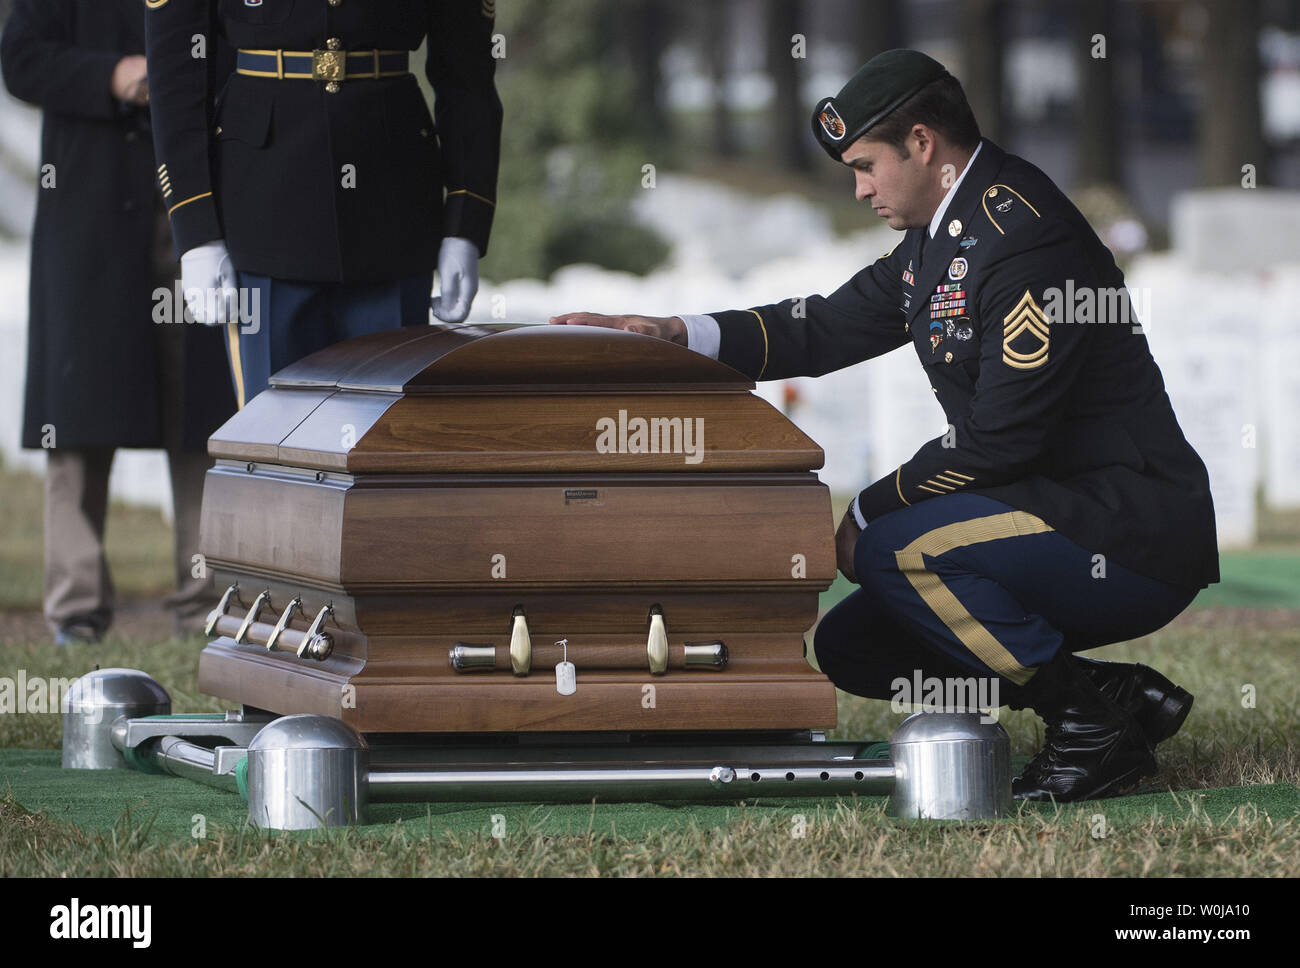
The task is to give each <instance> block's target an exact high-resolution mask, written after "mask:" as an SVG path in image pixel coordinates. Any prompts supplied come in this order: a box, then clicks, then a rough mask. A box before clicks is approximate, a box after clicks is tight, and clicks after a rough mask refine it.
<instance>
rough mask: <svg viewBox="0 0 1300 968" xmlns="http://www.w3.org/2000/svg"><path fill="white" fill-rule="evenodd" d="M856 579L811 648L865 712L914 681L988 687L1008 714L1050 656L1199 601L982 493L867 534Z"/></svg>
mask: <svg viewBox="0 0 1300 968" xmlns="http://www.w3.org/2000/svg"><path fill="white" fill-rule="evenodd" d="M1170 540H1175V541H1176V540H1177V535H1171V536H1170ZM854 568H855V571H856V574H857V579H858V583H859V586H860V587H859V588H858V589H856V590H855V591H854V592H852V593H851V594H850V595H849V596H848V597H847V598H845V599H844V600H843V601H841V602H840V603H839V604H838V605H836V606H835V607H834V608H832V609H831V610H830V611H829V612H828V613H827V614H826V616H825V617H824V618H823V619H822V621H821V624H820V625H819V626H818V627H817V632H816V636H815V638H814V649H815V651H816V654H817V661H818V664H819V665H820V666H821V669H822V671H823V672H825V673H826V674H827V675H828V676H829V677H830V679H831V681H832V682H834V683H835V685H836V686H838V687H839V688H840V689H843V690H845V691H846V692H851V693H854V694H855V695H859V696H866V697H868V698H873V699H890V698H893V697H894V696H895V695H896V692H897V690H896V689H895V688H894V687H893V685H892V683H893V682H894V680H895V679H897V678H900V677H901V678H903V679H906V680H908V681H909V682H910V681H914V676H915V675H916V674H917V673H918V672H919V674H920V676H921V677H923V678H928V677H936V678H938V679H945V678H950V677H951V678H963V679H965V678H969V677H972V676H975V677H988V676H990V675H996V676H998V677H999V679H998V685H999V695H1000V698H1001V701H1002V702H1004V703H1005V702H1008V701H1011V702H1014V701H1015V700H1016V699H1017V697H1018V695H1019V690H1018V687H1019V686H1023V685H1024V684H1025V683H1026V682H1028V681H1029V679H1030V678H1031V677H1032V676H1033V673H1034V669H1035V667H1037V666H1039V665H1041V664H1043V663H1045V662H1047V661H1048V660H1050V659H1051V658H1052V656H1053V655H1055V654H1056V652H1057V650H1059V649H1062V648H1064V649H1068V650H1069V651H1071V652H1079V651H1083V650H1085V649H1092V648H1095V647H1097V646H1100V645H1106V644H1108V643H1112V642H1122V641H1126V640H1129V639H1133V638H1137V637H1139V636H1142V635H1146V634H1148V633H1150V632H1154V631H1155V630H1156V629H1159V628H1160V627H1161V626H1163V625H1165V624H1166V623H1167V622H1169V621H1170V620H1171V619H1173V618H1174V617H1175V616H1176V615H1178V613H1180V612H1181V611H1182V610H1183V609H1184V608H1186V607H1187V605H1188V604H1189V603H1190V602H1191V600H1192V599H1193V598H1195V597H1196V592H1197V591H1198V589H1194V588H1184V587H1178V586H1174V585H1168V584H1165V583H1163V582H1159V581H1155V580H1153V579H1150V578H1146V577H1144V576H1142V575H1138V574H1135V573H1134V572H1132V571H1130V570H1128V569H1127V568H1125V567H1123V566H1122V565H1120V564H1119V563H1118V562H1115V561H1108V560H1106V559H1105V558H1104V557H1102V556H1101V555H1097V554H1095V553H1094V552H1092V551H1089V550H1088V549H1086V548H1082V547H1080V546H1079V545H1077V544H1075V543H1074V542H1073V541H1071V540H1069V539H1068V538H1066V537H1064V536H1063V535H1061V534H1058V533H1057V532H1056V531H1054V530H1052V529H1051V528H1050V527H1049V526H1048V525H1047V524H1046V523H1045V522H1043V521H1042V520H1040V519H1039V518H1037V517H1035V516H1034V515H1031V514H1028V513H1027V512H1024V511H1019V510H1016V509H1015V508H1012V507H1009V506H1008V505H1006V504H1003V503H1001V502H1000V501H995V500H993V499H991V498H988V497H985V496H983V495H980V494H950V495H945V496H943V497H936V498H933V499H931V500H928V501H925V502H923V503H921V504H917V505H914V506H912V507H908V508H902V509H900V510H898V511H892V512H890V513H889V514H885V515H882V516H880V517H879V518H877V519H875V520H874V521H870V522H869V523H868V525H867V528H866V530H865V531H863V532H862V535H861V537H860V538H859V539H858V543H857V547H856V549H855V554H854ZM918 701H919V700H918Z"/></svg>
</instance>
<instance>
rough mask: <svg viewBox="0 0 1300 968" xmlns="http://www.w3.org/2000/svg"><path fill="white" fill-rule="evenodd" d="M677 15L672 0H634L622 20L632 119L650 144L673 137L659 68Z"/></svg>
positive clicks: (676, 24)
mask: <svg viewBox="0 0 1300 968" xmlns="http://www.w3.org/2000/svg"><path fill="white" fill-rule="evenodd" d="M677 12H678V11H677V4H676V3H675V2H672V0H631V2H630V3H628V5H627V8H626V11H625V14H624V16H623V17H622V18H621V21H622V23H621V26H622V29H621V30H620V31H619V34H618V38H619V43H620V44H621V45H622V47H623V49H624V52H625V54H626V55H627V60H628V63H629V64H630V65H631V68H632V96H633V102H632V103H633V105H634V106H635V110H634V111H633V113H632V117H633V118H634V119H635V120H637V121H638V122H639V123H640V127H641V128H642V130H643V132H644V137H645V138H647V139H648V140H649V141H651V142H653V141H661V140H663V139H666V138H668V137H669V135H670V133H671V132H670V130H669V120H668V110H667V106H666V105H665V104H664V83H663V70H662V68H661V66H660V65H661V64H662V62H663V56H664V51H665V49H666V48H667V47H668V43H669V41H670V40H671V39H672V37H673V34H674V33H675V32H676V30H677V27H678V17H677Z"/></svg>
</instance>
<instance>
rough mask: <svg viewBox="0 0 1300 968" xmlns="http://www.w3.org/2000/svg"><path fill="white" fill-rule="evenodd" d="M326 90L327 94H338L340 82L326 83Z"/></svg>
mask: <svg viewBox="0 0 1300 968" xmlns="http://www.w3.org/2000/svg"><path fill="white" fill-rule="evenodd" d="M325 91H326V93H327V94H337V93H338V92H339V82H338V81H330V82H329V83H328V84H326V85H325Z"/></svg>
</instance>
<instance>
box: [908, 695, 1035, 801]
mask: <svg viewBox="0 0 1300 968" xmlns="http://www.w3.org/2000/svg"><path fill="white" fill-rule="evenodd" d="M982 718H983V717H982V716H981V714H980V713H965V712H963V713H935V712H919V713H915V714H914V715H912V716H910V717H908V718H907V719H906V720H904V721H903V724H902V725H901V726H899V727H898V729H896V730H895V731H894V735H893V736H892V737H890V740H889V756H890V759H891V760H892V761H893V764H894V772H895V780H894V790H893V793H891V794H890V797H889V814H890V816H893V817H899V818H907V819H923V820H982V819H991V818H994V817H1001V816H1004V815H1005V814H1007V813H1008V812H1009V811H1010V810H1011V806H1012V800H1011V741H1010V739H1009V738H1008V737H1007V731H1006V730H1005V729H1003V728H1002V725H1001V724H1000V723H996V722H988V723H986V722H981V719H982Z"/></svg>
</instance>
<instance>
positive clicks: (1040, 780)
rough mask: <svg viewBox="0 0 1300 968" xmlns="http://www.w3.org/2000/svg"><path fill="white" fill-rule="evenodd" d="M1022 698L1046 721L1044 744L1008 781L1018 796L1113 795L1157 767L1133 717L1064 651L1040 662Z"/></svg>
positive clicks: (1074, 797)
mask: <svg viewBox="0 0 1300 968" xmlns="http://www.w3.org/2000/svg"><path fill="white" fill-rule="evenodd" d="M1023 698H1024V703H1025V705H1026V706H1028V707H1030V708H1031V709H1033V710H1034V712H1036V713H1038V715H1039V716H1041V717H1042V718H1043V721H1044V722H1045V723H1046V724H1047V743H1046V745H1044V746H1043V748H1042V749H1041V750H1039V752H1038V755H1037V756H1035V757H1034V758H1033V760H1031V761H1030V763H1029V765H1028V766H1027V767H1025V771H1024V773H1022V774H1021V775H1020V776H1018V777H1016V779H1015V780H1013V781H1012V783H1011V791H1012V794H1013V796H1014V797H1015V798H1016V799H1017V800H1056V801H1057V802H1060V803H1068V802H1071V801H1074V800H1093V799H1098V798H1101V797H1109V796H1115V795H1117V794H1119V793H1121V792H1123V791H1124V790H1126V789H1128V788H1129V787H1131V786H1133V785H1134V784H1136V783H1137V782H1138V780H1140V779H1141V778H1142V777H1144V776H1147V775H1149V774H1151V773H1154V772H1155V771H1156V758H1155V754H1154V753H1152V751H1151V744H1150V743H1149V742H1148V741H1147V738H1146V736H1145V735H1144V734H1143V732H1142V728H1141V726H1139V725H1138V722H1137V720H1135V719H1134V718H1133V716H1132V714H1131V713H1129V712H1128V710H1126V709H1124V708H1123V707H1121V706H1120V705H1118V704H1117V703H1115V702H1114V701H1113V700H1111V699H1109V698H1108V697H1107V696H1106V695H1105V694H1103V692H1102V691H1101V689H1100V688H1098V686H1097V684H1096V683H1094V682H1093V681H1092V679H1091V678H1090V677H1089V676H1088V675H1087V673H1085V672H1084V671H1083V664H1082V663H1080V662H1078V661H1077V660H1076V659H1075V657H1074V656H1073V655H1071V654H1069V653H1068V652H1058V653H1057V655H1056V657H1055V658H1053V659H1052V661H1051V662H1049V663H1047V664H1046V665H1042V666H1039V667H1038V671H1037V672H1036V673H1035V674H1034V677H1033V678H1032V679H1031V680H1029V683H1028V684H1027V685H1026V686H1024V687H1023Z"/></svg>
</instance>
